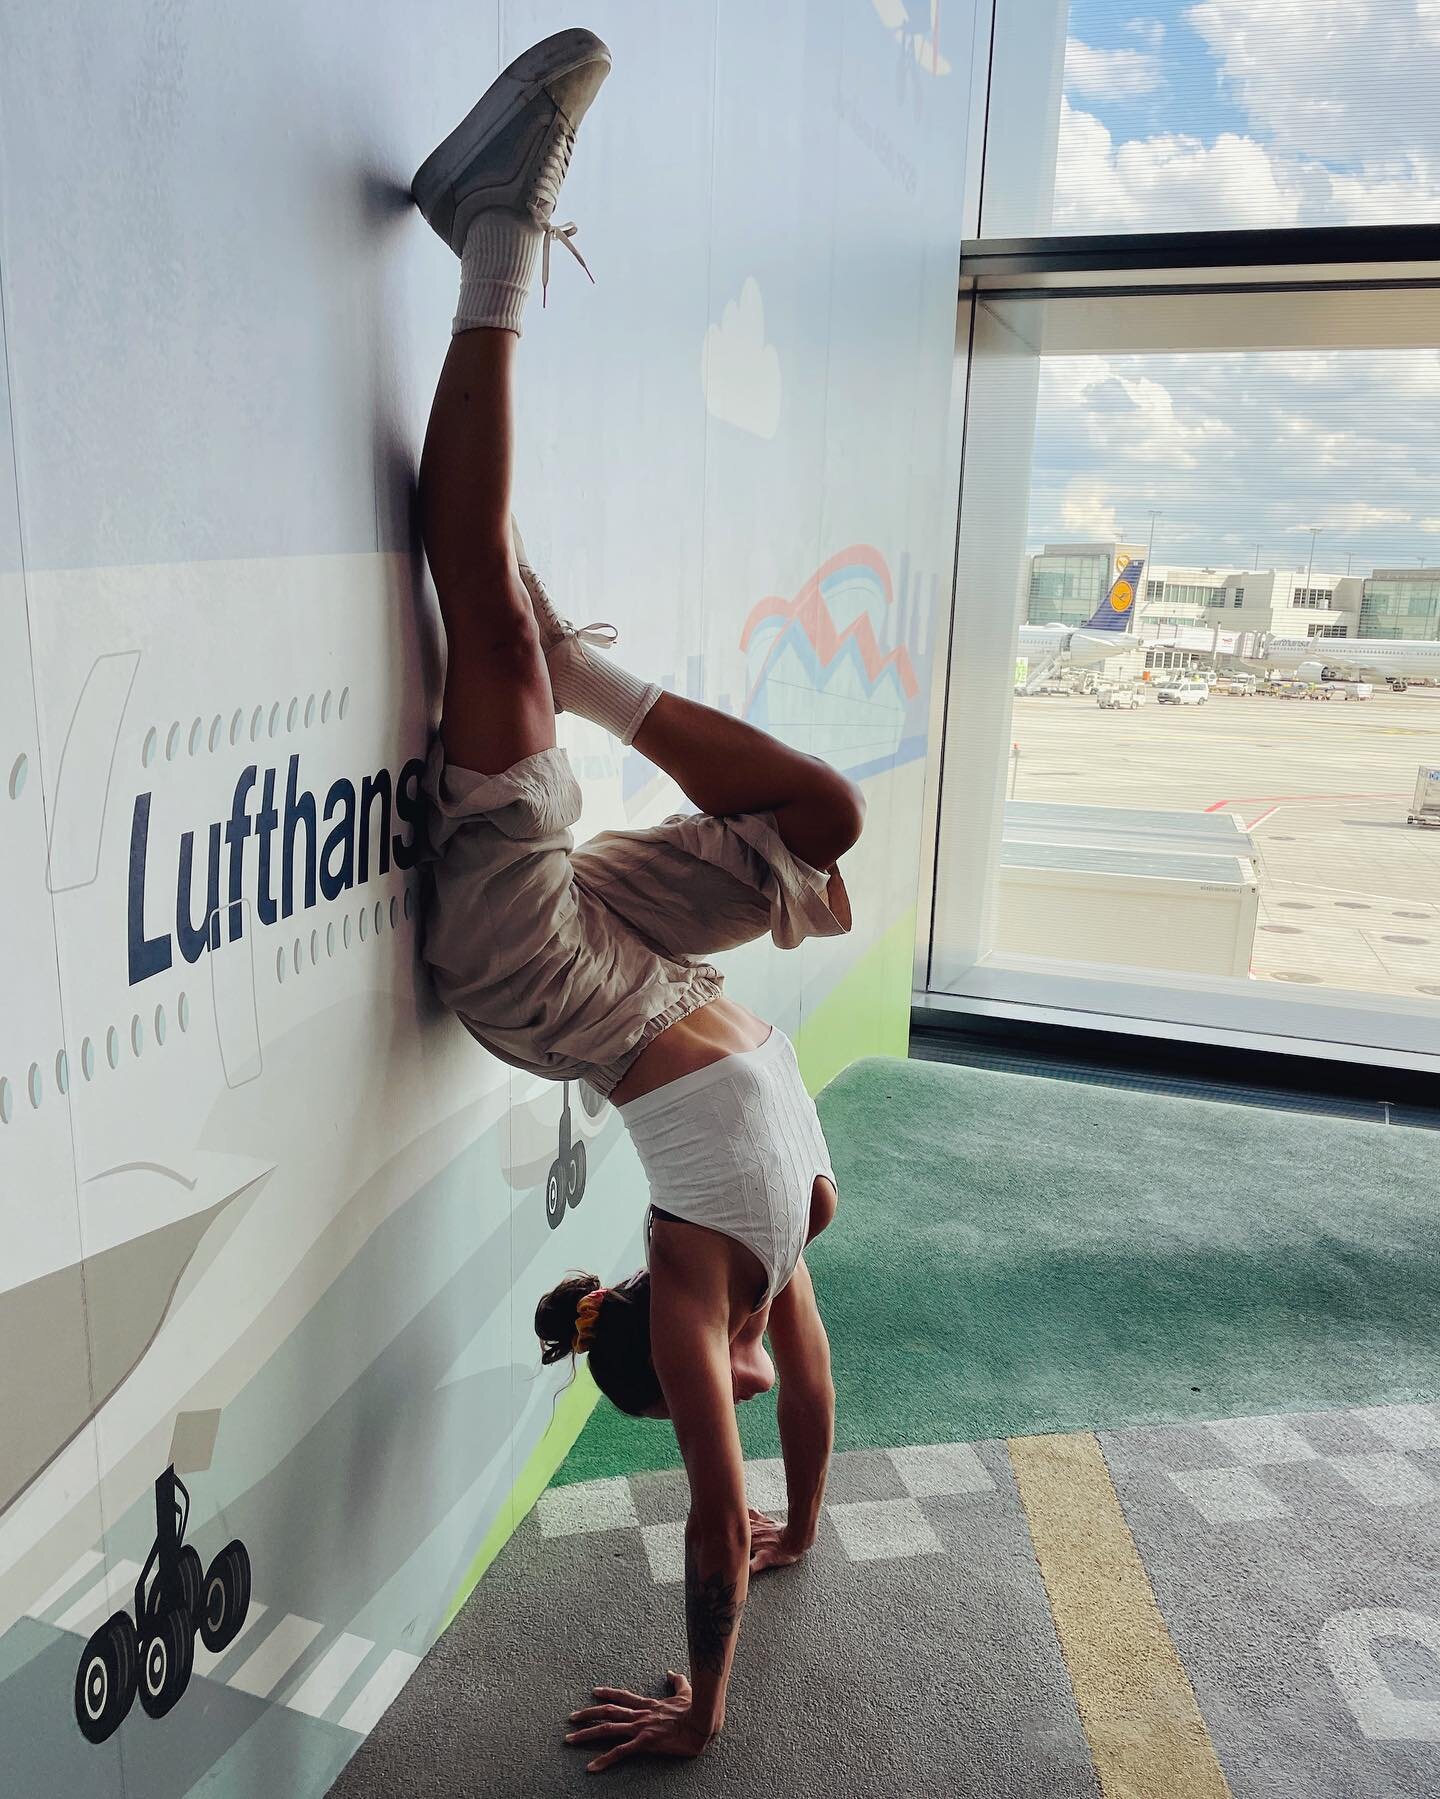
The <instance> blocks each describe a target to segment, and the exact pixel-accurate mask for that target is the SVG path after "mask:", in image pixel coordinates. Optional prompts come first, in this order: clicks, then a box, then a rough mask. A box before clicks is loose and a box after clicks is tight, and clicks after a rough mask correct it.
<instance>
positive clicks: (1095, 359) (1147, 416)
mask: <svg viewBox="0 0 1440 1799" xmlns="http://www.w3.org/2000/svg"><path fill="white" fill-rule="evenodd" d="M1150 360H1153V359H1150V358H1144V359H1142V358H1138V357H1137V358H1131V359H1129V367H1128V370H1125V371H1122V370H1121V369H1118V368H1117V367H1116V366H1115V363H1114V362H1112V361H1110V360H1108V359H1107V358H1105V357H1103V356H1063V357H1058V356H1057V357H1052V358H1049V359H1047V360H1046V361H1045V362H1044V363H1043V364H1042V365H1041V395H1042V397H1041V406H1042V408H1044V409H1046V410H1049V409H1052V408H1053V409H1056V410H1063V413H1064V415H1065V416H1066V418H1067V419H1069V420H1070V421H1071V427H1070V428H1071V429H1072V430H1073V431H1074V432H1075V433H1077V434H1078V435H1079V436H1080V437H1082V438H1083V440H1084V443H1085V446H1086V451H1087V454H1088V457H1089V459H1090V460H1091V461H1092V462H1093V461H1097V460H1098V461H1101V462H1112V463H1120V462H1130V461H1138V462H1140V463H1143V464H1144V465H1145V466H1146V467H1147V468H1152V469H1165V468H1169V469H1197V468H1200V467H1202V466H1213V465H1214V462H1215V459H1216V458H1217V457H1218V456H1220V455H1222V454H1223V453H1224V449H1225V446H1226V444H1227V442H1228V440H1229V439H1230V438H1231V436H1232V435H1233V433H1232V431H1231V428H1230V426H1229V425H1228V424H1227V423H1226V422H1225V420H1224V419H1222V418H1219V417H1218V416H1216V415H1215V413H1214V412H1213V411H1212V410H1211V409H1210V408H1209V407H1208V406H1206V405H1204V404H1203V403H1201V404H1188V405H1186V406H1185V408H1184V410H1183V412H1182V411H1180V410H1177V408H1176V405H1175V401H1174V398H1173V396H1172V394H1171V392H1170V390H1169V388H1168V387H1166V386H1165V385H1164V384H1163V383H1162V382H1160V381H1157V380H1155V379H1153V378H1152V377H1151V376H1150V375H1149V374H1148V373H1144V372H1142V370H1143V368H1144V364H1145V362H1147V361H1150Z"/></svg>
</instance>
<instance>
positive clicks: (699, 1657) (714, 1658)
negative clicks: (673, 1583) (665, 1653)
mask: <svg viewBox="0 0 1440 1799" xmlns="http://www.w3.org/2000/svg"><path fill="white" fill-rule="evenodd" d="M735 1585H736V1583H735V1582H734V1581H733V1580H725V1579H723V1578H722V1577H721V1576H720V1575H718V1574H712V1575H710V1576H709V1578H708V1579H704V1580H702V1579H701V1577H700V1574H699V1572H698V1570H697V1569H696V1566H695V1560H694V1556H693V1555H692V1554H691V1553H690V1551H688V1550H687V1551H686V1555H685V1623H686V1627H687V1629H688V1631H689V1635H690V1660H691V1663H692V1665H693V1669H694V1672H695V1673H697V1674H700V1673H704V1674H719V1673H720V1672H721V1670H722V1669H723V1668H724V1666H725V1646H726V1644H727V1643H728V1642H729V1640H730V1638H731V1637H732V1636H733V1635H734V1634H735V1627H736V1625H737V1624H738V1623H739V1621H740V1613H741V1610H742V1609H743V1605H737V1604H736V1603H735Z"/></svg>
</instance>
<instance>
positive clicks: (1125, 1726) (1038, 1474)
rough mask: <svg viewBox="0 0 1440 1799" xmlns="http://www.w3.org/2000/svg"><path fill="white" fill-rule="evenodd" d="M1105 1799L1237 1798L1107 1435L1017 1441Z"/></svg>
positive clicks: (1039, 1553)
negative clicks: (1159, 1600)
mask: <svg viewBox="0 0 1440 1799" xmlns="http://www.w3.org/2000/svg"><path fill="white" fill-rule="evenodd" d="M1007 1448H1008V1449H1009V1452H1010V1461H1011V1464H1012V1465H1013V1467H1014V1469H1015V1480H1016V1484H1017V1486H1018V1487H1019V1489H1020V1499H1021V1503H1022V1504H1023V1506H1024V1508H1025V1516H1026V1520H1027V1521H1028V1523H1029V1526H1030V1537H1031V1541H1032V1542H1033V1544H1034V1546H1035V1557H1036V1560H1037V1561H1038V1562H1039V1564H1040V1574H1041V1577H1042V1579H1043V1580H1044V1582H1045V1591H1046V1593H1047V1594H1048V1596H1049V1600H1050V1611H1051V1615H1052V1616H1053V1618H1054V1620H1055V1634H1056V1635H1057V1637H1058V1638H1059V1640H1060V1651H1061V1654H1062V1655H1063V1656H1064V1658H1065V1666H1066V1669H1067V1670H1068V1672H1069V1675H1070V1684H1071V1686H1072V1688H1073V1689H1074V1693H1075V1703H1076V1705H1077V1707H1078V1708H1079V1712H1080V1722H1081V1724H1082V1726H1083V1727H1084V1730H1085V1737H1086V1740H1087V1742H1088V1743H1089V1745H1090V1754H1091V1757H1092V1758H1093V1760H1094V1763H1095V1773H1096V1777H1097V1779H1098V1780H1099V1783H1100V1790H1101V1793H1102V1794H1103V1795H1104V1796H1105V1799H1176V1795H1177V1794H1181V1793H1183V1794H1184V1795H1185V1799H1230V1788H1229V1785H1228V1784H1227V1782H1226V1779H1225V1775H1224V1773H1223V1772H1222V1771H1221V1767H1220V1763H1219V1760H1218V1759H1217V1757H1216V1754H1215V1748H1214V1745H1213V1744H1212V1743H1211V1741H1210V1733H1209V1731H1208V1730H1207V1729H1206V1727H1205V1720H1204V1718H1203V1717H1202V1716H1201V1715H1200V1708H1199V1706H1198V1705H1197V1704H1196V1702H1195V1693H1194V1689H1193V1688H1192V1687H1191V1685H1190V1681H1189V1677H1188V1676H1187V1675H1186V1673H1185V1669H1184V1667H1183V1666H1182V1664H1181V1661H1180V1657H1179V1655H1178V1654H1177V1653H1176V1650H1175V1645H1174V1644H1173V1643H1172V1642H1171V1640H1170V1633H1169V1632H1168V1631H1167V1630H1166V1628H1165V1621H1164V1619H1163V1618H1162V1617H1161V1615H1160V1608H1159V1606H1158V1605H1157V1604H1156V1602H1155V1595H1154V1593H1153V1592H1152V1590H1151V1587H1150V1581H1149V1578H1148V1576H1147V1575H1146V1573H1145V1569H1144V1567H1143V1565H1142V1564H1141V1561H1140V1555H1139V1552H1138V1551H1137V1549H1136V1547H1135V1541H1134V1538H1133V1537H1132V1536H1131V1535H1130V1530H1129V1526H1128V1525H1127V1524H1126V1522H1125V1518H1124V1515H1123V1513H1122V1512H1121V1510H1120V1501H1119V1499H1118V1498H1117V1497H1116V1493H1115V1489H1114V1487H1113V1486H1112V1484H1111V1481H1110V1473H1109V1470H1108V1469H1107V1468H1106V1466H1105V1458H1104V1456H1103V1455H1102V1454H1101V1452H1100V1444H1099V1441H1098V1439H1097V1438H1096V1437H1095V1436H1094V1435H1093V1434H1092V1433H1091V1432H1089V1431H1085V1432H1082V1433H1079V1434H1076V1435H1074V1436H1052V1437H1012V1438H1011V1439H1010V1441H1009V1443H1008V1444H1007Z"/></svg>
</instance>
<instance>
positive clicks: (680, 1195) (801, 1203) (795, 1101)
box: [615, 1028, 834, 1311]
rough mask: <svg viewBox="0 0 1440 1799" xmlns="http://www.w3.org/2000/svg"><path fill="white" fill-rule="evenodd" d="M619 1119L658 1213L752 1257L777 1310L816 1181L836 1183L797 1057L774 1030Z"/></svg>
mask: <svg viewBox="0 0 1440 1799" xmlns="http://www.w3.org/2000/svg"><path fill="white" fill-rule="evenodd" d="M615 1109H616V1111H617V1112H618V1113H619V1114H620V1117H621V1118H622V1119H623V1120H624V1121H625V1128H626V1129H627V1130H628V1131H629V1133H630V1137H631V1140H632V1141H633V1143H634V1145H635V1149H636V1152H637V1153H638V1155H639V1157H640V1163H641V1166H642V1167H643V1168H644V1170H645V1175H646V1178H647V1179H648V1181H649V1183H650V1199H651V1204H652V1206H653V1207H654V1208H655V1209H657V1210H660V1211H665V1212H671V1213H673V1214H674V1215H675V1217H677V1218H681V1219H684V1220H685V1221H686V1222H688V1223H691V1224H703V1225H707V1226H708V1227H709V1228H710V1229H711V1230H713V1231H721V1232H723V1234H724V1235H725V1236H727V1237H733V1238H735V1240H736V1241H737V1242H739V1243H743V1244H745V1245H746V1247H747V1248H749V1249H752V1250H753V1251H754V1252H755V1254H756V1255H757V1256H758V1257H759V1259H760V1262H761V1265H762V1266H763V1267H764V1269H765V1273H766V1276H767V1286H766V1290H765V1295H764V1298H763V1299H761V1300H760V1302H759V1304H758V1305H757V1306H756V1308H755V1309H756V1310H757V1311H758V1310H759V1309H760V1306H761V1305H764V1304H766V1303H767V1302H768V1301H769V1300H772V1299H773V1298H774V1297H775V1295H776V1294H777V1293H778V1292H779V1291H780V1290H781V1288H782V1287H784V1286H785V1285H786V1283H787V1282H788V1281H789V1279H790V1277H791V1275H792V1274H794V1272H795V1265H796V1263H797V1262H798V1261H799V1260H800V1252H801V1250H802V1249H804V1247H805V1234H806V1231H807V1230H808V1229H809V1225H810V1191H811V1188H812V1187H813V1186H814V1184H815V1177H816V1176H817V1175H820V1174H823V1175H826V1176H828V1177H829V1178H830V1179H831V1180H833V1179H834V1170H833V1169H832V1168H831V1166H830V1151H829V1149H828V1148H827V1146H826V1143H825V1133H824V1131H823V1130H822V1129H821V1128H820V1118H819V1115H818V1114H817V1112H816V1110H815V1102H814V1100H813V1099H811V1097H810V1095H809V1094H808V1093H807V1092H806V1091H805V1083H804V1081H803V1080H801V1078H800V1066H799V1063H798V1062H797V1061H796V1059H795V1049H794V1046H793V1045H792V1044H791V1042H790V1039H789V1038H788V1037H787V1036H786V1035H785V1033H784V1032H783V1031H782V1030H779V1029H778V1028H772V1030H771V1032H770V1035H769V1036H768V1037H767V1038H766V1039H765V1041H764V1042H763V1043H762V1044H761V1045H760V1046H759V1047H758V1048H757V1049H746V1050H739V1051H737V1052H736V1053H735V1054H733V1055H729V1056H722V1057H721V1059H720V1060H719V1061H718V1062H710V1063H707V1064H706V1066H705V1067H704V1068H696V1069H693V1070H692V1071H691V1072H690V1073H689V1074H682V1075H681V1076H680V1077H679V1078H678V1080H673V1081H670V1082H667V1084H666V1085H665V1086H663V1087H656V1088H654V1089H653V1090H652V1091H651V1092H649V1093H642V1094H641V1095H640V1097H639V1098H638V1099H632V1100H630V1101H628V1102H627V1103H626V1104H625V1105H623V1106H617V1107H616V1108H615Z"/></svg>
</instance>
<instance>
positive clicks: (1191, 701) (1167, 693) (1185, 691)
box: [1155, 680, 1210, 706]
mask: <svg viewBox="0 0 1440 1799" xmlns="http://www.w3.org/2000/svg"><path fill="white" fill-rule="evenodd" d="M1155 698H1156V699H1157V700H1159V702H1160V704H1161V705H1162V706H1203V705H1204V704H1205V702H1206V700H1208V699H1209V698H1210V689H1209V688H1208V687H1207V686H1206V685H1205V683H1204V682H1203V681H1199V680H1192V681H1172V682H1171V683H1170V684H1169V686H1167V687H1162V688H1161V689H1160V690H1159V692H1158V693H1157V694H1156V695H1155Z"/></svg>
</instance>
